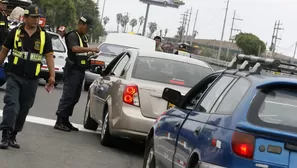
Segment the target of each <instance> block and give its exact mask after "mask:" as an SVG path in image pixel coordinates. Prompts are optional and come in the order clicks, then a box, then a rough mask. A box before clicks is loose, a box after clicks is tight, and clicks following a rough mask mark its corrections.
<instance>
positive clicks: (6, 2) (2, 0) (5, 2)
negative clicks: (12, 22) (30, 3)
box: [0, 0, 8, 4]
mask: <svg viewBox="0 0 297 168" xmlns="http://www.w3.org/2000/svg"><path fill="white" fill-rule="evenodd" d="M0 3H3V4H8V1H6V0H0Z"/></svg>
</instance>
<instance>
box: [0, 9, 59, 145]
mask: <svg viewBox="0 0 297 168" xmlns="http://www.w3.org/2000/svg"><path fill="white" fill-rule="evenodd" d="M40 16H41V14H40V12H39V8H38V7H37V6H33V5H32V6H29V7H27V8H26V9H25V10H24V24H21V25H20V26H18V27H16V28H14V29H12V30H11V31H10V32H9V34H8V35H7V38H6V41H5V42H4V44H3V46H2V49H1V51H0V64H2V63H3V61H4V60H5V58H6V56H7V54H8V51H9V50H12V52H11V54H10V55H9V56H8V64H7V65H6V67H5V69H6V72H7V84H6V90H5V96H4V103H5V105H4V108H3V118H2V123H1V124H0V130H2V141H1V144H0V148H1V149H7V148H8V147H9V146H11V147H13V148H20V146H19V145H18V144H17V142H16V135H17V133H18V132H20V131H22V129H23V125H24V123H25V121H26V117H27V115H28V113H29V110H30V109H31V107H32V106H33V104H34V100H35V95H36V91H37V87H38V81H39V80H38V75H39V72H40V68H41V66H42V57H43V56H45V58H46V62H47V66H48V67H49V73H50V77H49V79H48V85H54V84H55V71H54V59H53V47H52V41H51V37H50V36H49V35H48V34H47V33H46V32H45V31H44V30H43V29H42V28H40V27H39V26H38V23H39V18H40Z"/></svg>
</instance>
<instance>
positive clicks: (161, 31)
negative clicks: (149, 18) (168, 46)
mask: <svg viewBox="0 0 297 168" xmlns="http://www.w3.org/2000/svg"><path fill="white" fill-rule="evenodd" d="M162 33H163V30H162V29H161V30H160V37H162Z"/></svg>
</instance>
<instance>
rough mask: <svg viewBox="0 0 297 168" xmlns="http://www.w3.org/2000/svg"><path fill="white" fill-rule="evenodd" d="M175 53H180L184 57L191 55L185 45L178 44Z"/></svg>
mask: <svg viewBox="0 0 297 168" xmlns="http://www.w3.org/2000/svg"><path fill="white" fill-rule="evenodd" d="M175 54H176V55H182V56H186V57H191V54H190V53H188V52H187V45H186V44H180V45H179V47H178V50H177V51H176V52H175Z"/></svg>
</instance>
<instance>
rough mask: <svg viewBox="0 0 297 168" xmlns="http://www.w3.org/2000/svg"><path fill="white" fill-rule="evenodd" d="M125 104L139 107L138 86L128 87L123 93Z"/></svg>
mask: <svg viewBox="0 0 297 168" xmlns="http://www.w3.org/2000/svg"><path fill="white" fill-rule="evenodd" d="M123 102H125V103H127V104H131V105H134V106H139V94H138V87H137V86H136V85H127V86H126V87H125V89H124V93H123Z"/></svg>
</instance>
